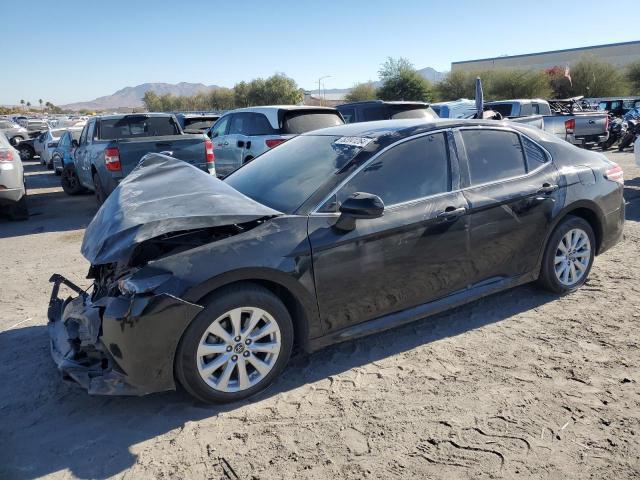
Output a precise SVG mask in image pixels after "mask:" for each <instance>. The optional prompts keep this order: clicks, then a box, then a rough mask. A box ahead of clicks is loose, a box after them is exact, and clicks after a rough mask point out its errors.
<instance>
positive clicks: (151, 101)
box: [142, 90, 160, 112]
mask: <svg viewBox="0 0 640 480" xmlns="http://www.w3.org/2000/svg"><path fill="white" fill-rule="evenodd" d="M142 102H143V103H144V106H145V107H146V108H147V110H148V111H150V112H157V111H159V110H160V98H159V97H158V94H157V93H156V92H154V91H152V90H147V91H146V92H144V97H142Z"/></svg>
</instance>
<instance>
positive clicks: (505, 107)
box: [487, 103, 513, 117]
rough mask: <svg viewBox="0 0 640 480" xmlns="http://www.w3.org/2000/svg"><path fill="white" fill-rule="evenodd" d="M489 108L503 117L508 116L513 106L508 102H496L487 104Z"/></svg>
mask: <svg viewBox="0 0 640 480" xmlns="http://www.w3.org/2000/svg"><path fill="white" fill-rule="evenodd" d="M487 107H488V108H489V109H490V110H493V111H494V112H498V113H499V114H500V115H502V116H503V117H510V116H511V112H512V111H513V106H512V105H511V104H510V103H498V104H496V105H493V104H492V105H487Z"/></svg>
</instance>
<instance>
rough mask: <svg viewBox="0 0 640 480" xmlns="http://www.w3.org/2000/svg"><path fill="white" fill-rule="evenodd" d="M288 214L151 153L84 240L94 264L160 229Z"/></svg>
mask: <svg viewBox="0 0 640 480" xmlns="http://www.w3.org/2000/svg"><path fill="white" fill-rule="evenodd" d="M274 215H282V213H281V212H278V211H277V210H273V209H271V208H269V207H267V206H265V205H262V204H261V203H258V202H256V201H254V200H252V199H250V198H249V197H247V196H245V195H243V194H242V193H240V192H238V191H237V190H235V189H234V188H232V187H231V186H229V185H227V184H226V183H224V182H222V181H221V180H218V179H217V178H216V177H215V176H213V175H209V174H207V173H205V172H203V171H202V170H199V169H197V168H196V167H193V166H191V165H189V164H188V163H185V162H183V161H181V160H178V159H175V158H172V157H169V156H166V155H161V154H158V153H150V154H148V155H145V157H143V159H142V160H141V161H140V163H139V164H138V166H137V167H136V168H135V169H134V170H133V171H132V172H131V173H130V174H129V175H128V176H127V177H126V178H125V179H124V180H123V181H122V182H121V183H120V185H118V187H117V188H116V189H115V190H114V191H113V192H112V193H111V195H109V197H108V198H107V200H106V201H105V202H104V204H103V205H102V207H101V208H100V210H98V213H97V214H96V216H95V217H94V218H93V220H92V221H91V223H90V224H89V226H88V227H87V230H86V232H85V235H84V240H83V241H82V250H81V251H82V255H84V257H85V258H86V259H87V260H89V262H91V264H92V265H99V264H104V263H111V262H117V261H120V260H125V259H127V258H128V257H129V256H130V255H131V253H132V252H133V250H134V248H135V247H136V246H137V245H138V244H139V243H141V242H143V241H145V240H149V239H151V238H155V237H158V236H160V235H163V234H166V233H171V232H178V231H183V230H191V229H198V228H209V227H221V226H225V225H233V224H237V223H245V222H251V221H253V220H257V219H259V218H263V217H271V216H274Z"/></svg>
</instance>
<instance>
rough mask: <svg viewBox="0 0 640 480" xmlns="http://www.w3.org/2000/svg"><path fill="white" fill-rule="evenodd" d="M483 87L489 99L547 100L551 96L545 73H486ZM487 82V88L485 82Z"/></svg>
mask: <svg viewBox="0 0 640 480" xmlns="http://www.w3.org/2000/svg"><path fill="white" fill-rule="evenodd" d="M480 78H482V79H483V87H484V89H485V92H486V96H487V98H488V99H492V100H504V99H509V98H546V97H549V96H550V94H551V88H550V87H549V79H548V76H547V75H546V74H545V73H544V71H536V70H519V69H500V70H491V71H488V72H484V77H483V76H482V73H481V76H480ZM485 78H486V80H487V82H486V83H487V84H486V86H485V85H484V80H485Z"/></svg>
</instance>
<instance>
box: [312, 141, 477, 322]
mask: <svg viewBox="0 0 640 480" xmlns="http://www.w3.org/2000/svg"><path fill="white" fill-rule="evenodd" d="M449 145H450V144H449V141H448V134H447V133H446V132H436V133H430V134H427V135H422V136H420V137H415V138H412V139H410V140H407V141H404V142H400V143H399V144H397V145H395V146H393V147H391V148H390V149H389V150H387V151H386V152H383V153H382V154H380V155H379V156H378V157H374V158H373V159H372V160H370V161H369V162H368V163H367V164H365V165H364V166H363V167H362V168H361V170H360V171H359V172H357V173H356V174H355V175H354V176H353V178H351V179H350V180H349V181H347V182H346V183H345V184H344V185H343V186H342V187H341V188H339V189H338V191H337V194H336V195H335V196H333V197H331V198H330V199H329V200H328V201H327V202H326V203H325V205H323V206H322V207H321V208H320V210H319V213H315V214H312V215H311V216H310V217H309V241H310V243H311V249H312V255H313V270H314V276H315V282H316V294H317V298H318V305H319V308H320V314H321V317H322V321H323V324H324V325H325V326H327V327H328V328H329V329H331V330H339V329H341V328H344V327H348V326H350V325H353V324H357V323H360V322H363V321H366V320H370V319H372V318H375V317H379V316H382V315H386V314H389V313H393V312H397V311H401V310H404V309H407V308H411V307H414V306H417V305H420V304H423V303H425V302H428V301H430V300H434V299H437V298H440V297H443V296H446V295H447V294H449V293H452V292H454V291H456V290H460V289H463V288H464V286H465V285H466V277H467V275H468V272H467V270H468V265H469V263H468V259H469V258H468V242H467V222H468V218H467V216H466V215H465V212H466V207H467V202H466V200H465V198H464V196H463V195H462V193H461V192H460V190H459V189H458V181H459V177H458V173H457V172H458V170H457V162H456V160H455V155H451V157H452V159H451V161H450V154H449V152H453V149H450V148H449ZM354 192H367V193H372V194H375V195H378V196H379V197H380V198H381V199H382V200H383V202H384V204H385V210H384V215H383V216H382V217H380V218H376V219H369V220H357V221H356V225H355V229H354V230H352V231H349V232H343V231H340V230H337V229H335V228H334V227H333V224H334V223H335V219H336V218H337V216H338V214H336V213H332V212H335V210H336V206H337V205H338V204H340V203H341V202H342V201H344V199H345V198H347V197H348V196H349V195H351V194H353V193H354ZM445 212H448V214H446V213H445Z"/></svg>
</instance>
